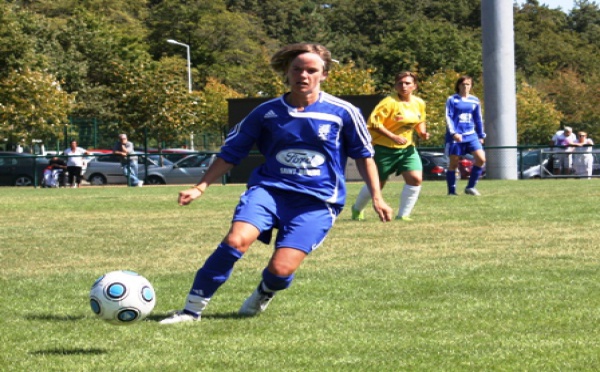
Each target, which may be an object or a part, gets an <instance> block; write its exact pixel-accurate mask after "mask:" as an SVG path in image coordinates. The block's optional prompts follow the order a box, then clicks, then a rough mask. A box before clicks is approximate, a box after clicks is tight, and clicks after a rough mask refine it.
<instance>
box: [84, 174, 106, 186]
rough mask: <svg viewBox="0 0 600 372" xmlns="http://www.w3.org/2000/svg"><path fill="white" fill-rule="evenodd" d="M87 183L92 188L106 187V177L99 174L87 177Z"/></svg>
mask: <svg viewBox="0 0 600 372" xmlns="http://www.w3.org/2000/svg"><path fill="white" fill-rule="evenodd" d="M88 182H89V183H90V185H94V186H102V185H106V177H104V176H103V175H101V174H92V175H91V176H89V177H88Z"/></svg>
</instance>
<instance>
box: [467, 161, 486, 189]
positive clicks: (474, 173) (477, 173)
mask: <svg viewBox="0 0 600 372" xmlns="http://www.w3.org/2000/svg"><path fill="white" fill-rule="evenodd" d="M482 171H483V169H482V168H481V167H478V166H476V165H474V166H473V168H471V175H470V176H469V183H468V184H467V189H472V188H473V187H475V185H477V181H479V177H481V173H482Z"/></svg>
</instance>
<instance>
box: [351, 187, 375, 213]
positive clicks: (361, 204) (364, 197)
mask: <svg viewBox="0 0 600 372" xmlns="http://www.w3.org/2000/svg"><path fill="white" fill-rule="evenodd" d="M370 200H371V193H370V192H369V188H368V187H367V185H364V186H363V187H362V189H360V192H359V193H358V196H357V197H356V201H355V202H354V205H353V206H352V207H353V208H354V210H356V211H362V210H363V209H365V207H366V206H367V204H368V203H369V201H370Z"/></svg>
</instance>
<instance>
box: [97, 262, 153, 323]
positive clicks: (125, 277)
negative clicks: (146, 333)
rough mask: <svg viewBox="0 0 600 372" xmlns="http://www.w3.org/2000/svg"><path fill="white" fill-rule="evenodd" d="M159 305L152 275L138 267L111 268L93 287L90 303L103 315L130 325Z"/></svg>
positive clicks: (100, 315)
mask: <svg viewBox="0 0 600 372" xmlns="http://www.w3.org/2000/svg"><path fill="white" fill-rule="evenodd" d="M154 305H156V294H155V293H154V288H153V287H152V284H150V282H149V281H148V279H146V278H144V277H143V276H141V275H140V274H138V273H136V272H134V271H127V270H120V271H111V272H109V273H106V274H104V275H102V276H101V277H99V278H98V279H96V281H95V282H94V284H93V285H92V289H91V290H90V306H91V307H92V311H93V312H94V314H96V315H97V316H98V317H100V319H102V320H105V321H107V322H109V323H111V324H116V325H128V324H133V323H136V322H139V321H140V320H142V319H144V318H146V317H147V316H148V315H149V314H150V313H151V312H152V310H153V309H154Z"/></svg>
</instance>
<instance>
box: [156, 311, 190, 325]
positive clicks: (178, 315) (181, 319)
mask: <svg viewBox="0 0 600 372" xmlns="http://www.w3.org/2000/svg"><path fill="white" fill-rule="evenodd" d="M198 321H200V315H198V316H194V315H192V314H190V313H187V312H186V311H185V310H180V311H176V312H174V313H173V314H171V316H169V317H168V318H165V319H163V320H161V321H160V322H159V324H176V323H185V322H198Z"/></svg>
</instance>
